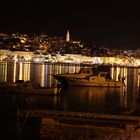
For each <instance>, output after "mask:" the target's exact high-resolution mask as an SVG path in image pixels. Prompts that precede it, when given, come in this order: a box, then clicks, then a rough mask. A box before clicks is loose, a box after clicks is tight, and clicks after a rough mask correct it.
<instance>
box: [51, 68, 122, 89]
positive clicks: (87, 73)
mask: <svg viewBox="0 0 140 140" xmlns="http://www.w3.org/2000/svg"><path fill="white" fill-rule="evenodd" d="M53 76H54V77H55V79H57V80H58V81H59V82H60V83H61V84H62V85H63V86H64V87H66V86H93V87H121V86H122V85H123V82H122V81H115V80H113V79H112V78H111V76H110V72H109V69H104V68H102V67H97V68H96V67H95V68H82V69H80V71H79V73H67V74H56V75H53Z"/></svg>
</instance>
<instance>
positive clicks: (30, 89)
mask: <svg viewBox="0 0 140 140" xmlns="http://www.w3.org/2000/svg"><path fill="white" fill-rule="evenodd" d="M0 89H4V90H6V91H7V92H10V93H17V94H46V95H56V94H57V93H58V90H57V87H34V86H33V85H32V83H31V82H30V81H24V80H17V81H16V82H14V83H8V82H2V83H0Z"/></svg>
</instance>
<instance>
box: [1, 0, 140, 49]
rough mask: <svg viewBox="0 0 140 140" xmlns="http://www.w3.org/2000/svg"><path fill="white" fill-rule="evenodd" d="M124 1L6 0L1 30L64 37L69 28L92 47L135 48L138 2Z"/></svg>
mask: <svg viewBox="0 0 140 140" xmlns="http://www.w3.org/2000/svg"><path fill="white" fill-rule="evenodd" d="M122 1H123V2H122ZM122 1H120V2H119V0H112V1H107V0H83V1H82V0H59V1H58V0H51V1H48V0H46V1H41V0H40V1H38V0H34V1H29V0H28V1H27V0H24V1H19V2H14V1H12V2H8V1H7V2H5V3H3V4H1V8H0V14H1V16H0V32H2V33H7V34H11V33H15V32H19V33H27V34H40V33H41V32H43V33H44V34H48V35H50V36H54V35H57V36H65V34H66V31H67V29H69V30H70V33H71V38H72V39H73V40H82V41H83V42H85V43H87V44H88V45H89V46H91V45H92V44H104V45H105V47H109V48H122V49H136V48H139V47H140V39H139V38H140V8H139V3H135V2H134V0H133V1H132V0H131V1H130V2H128V0H126V1H125V0H122Z"/></svg>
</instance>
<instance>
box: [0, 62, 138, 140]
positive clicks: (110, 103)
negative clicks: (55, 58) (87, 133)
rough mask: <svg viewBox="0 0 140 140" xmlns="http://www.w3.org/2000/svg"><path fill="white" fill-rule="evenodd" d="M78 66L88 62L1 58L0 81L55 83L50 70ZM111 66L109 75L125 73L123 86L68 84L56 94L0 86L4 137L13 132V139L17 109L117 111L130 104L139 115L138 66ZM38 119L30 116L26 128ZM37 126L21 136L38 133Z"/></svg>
mask: <svg viewBox="0 0 140 140" xmlns="http://www.w3.org/2000/svg"><path fill="white" fill-rule="evenodd" d="M81 67H88V66H86V65H80V64H60V63H57V64H48V63H43V64H42V63H41V64H40V63H22V62H18V63H16V62H0V82H15V81H16V80H25V81H31V82H32V83H33V85H36V84H40V85H41V86H42V87H55V86H56V84H57V81H56V80H55V79H54V77H53V76H52V75H53V74H58V73H77V72H78V71H79V70H80V68H81ZM90 67H91V66H90ZM110 70H111V71H110V72H111V77H112V78H113V79H115V80H118V78H119V77H118V75H120V76H121V77H125V86H124V87H121V88H107V87H68V88H65V89H62V91H61V94H60V95H59V96H50V95H33V94H32V95H31V96H30V95H29V96H25V95H15V94H13V93H9V92H8V91H6V89H0V111H1V114H3V115H2V116H1V118H0V121H1V124H2V123H3V126H1V128H0V130H3V131H4V132H3V135H4V134H5V135H4V136H5V137H6V136H7V137H8V136H11V137H12V136H13V139H14V136H15V135H16V137H17V133H16V130H15V129H17V128H16V127H17V124H16V123H17V116H16V113H17V110H18V109H30V110H32V109H46V110H48V109H49V110H57V111H59V110H60V111H71V112H86V113H101V114H117V113H119V111H118V110H119V108H120V107H122V106H123V107H124V108H129V107H131V108H132V109H133V110H134V111H133V114H132V115H136V116H139V115H140V110H139V108H140V101H139V96H140V90H139V89H140V87H139V86H140V83H139V82H140V77H139V76H140V75H139V74H140V73H139V72H140V68H137V67H122V66H121V67H120V66H111V68H110ZM7 93H8V94H7ZM7 112H8V113H7ZM5 116H6V117H5ZM3 120H5V121H3ZM7 120H9V121H7ZM15 122H16V123H15ZM39 122H40V120H39V119H38V118H32V119H31V118H30V120H28V122H26V123H27V125H28V127H26V130H27V129H29V130H30V129H31V130H32V129H33V128H30V127H29V126H31V125H33V124H35V127H39ZM10 123H11V124H10ZM12 123H13V124H12ZM9 125H11V126H13V129H10V128H9V129H10V131H9V132H8V129H7V128H8V126H9ZM4 126H5V129H4ZM35 127H34V128H35ZM14 128H15V129H14ZM11 130H13V132H12V131H11ZM36 130H37V129H36ZM36 130H34V131H33V130H32V132H33V135H32V134H31V133H30V136H29V134H28V131H27V132H26V133H27V134H24V136H25V138H22V139H27V137H26V136H27V135H28V138H32V139H33V137H34V136H35V135H34V134H36V137H38V132H37V131H36ZM24 132H25V131H24ZM7 134H9V135H7Z"/></svg>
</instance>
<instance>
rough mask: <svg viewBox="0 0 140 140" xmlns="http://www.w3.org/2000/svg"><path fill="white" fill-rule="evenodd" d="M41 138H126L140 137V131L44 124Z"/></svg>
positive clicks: (50, 139)
mask: <svg viewBox="0 0 140 140" xmlns="http://www.w3.org/2000/svg"><path fill="white" fill-rule="evenodd" d="M40 138H41V140H45V139H49V140H55V139H57V140H126V139H128V138H130V140H133V138H135V139H136V138H140V132H138V131H137V132H133V133H129V134H127V133H126V132H125V131H124V130H123V129H119V128H113V127H101V126H100V127H97V126H82V125H70V124H69V125H68V124H67V125H66V124H59V125H58V124H57V125H50V124H48V125H43V126H42V127H41V129H40Z"/></svg>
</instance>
